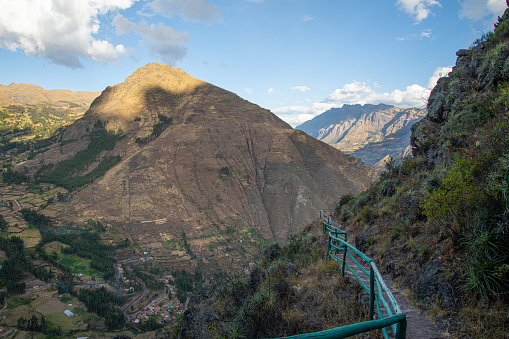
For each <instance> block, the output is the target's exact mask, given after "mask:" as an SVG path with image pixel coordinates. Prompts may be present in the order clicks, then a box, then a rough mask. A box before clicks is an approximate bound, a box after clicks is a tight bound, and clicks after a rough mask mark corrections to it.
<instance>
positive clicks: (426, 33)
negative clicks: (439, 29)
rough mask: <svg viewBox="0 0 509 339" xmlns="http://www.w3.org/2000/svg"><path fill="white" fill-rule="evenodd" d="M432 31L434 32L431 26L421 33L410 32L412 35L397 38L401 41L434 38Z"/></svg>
mask: <svg viewBox="0 0 509 339" xmlns="http://www.w3.org/2000/svg"><path fill="white" fill-rule="evenodd" d="M432 32H433V30H432V29H431V28H428V29H425V30H424V31H422V32H421V33H420V34H410V35H407V36H406V37H397V38H396V39H398V40H399V41H405V40H413V39H419V40H422V39H432V40H433V38H432V37H431V33H432Z"/></svg>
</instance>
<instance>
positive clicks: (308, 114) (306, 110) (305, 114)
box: [273, 102, 342, 127]
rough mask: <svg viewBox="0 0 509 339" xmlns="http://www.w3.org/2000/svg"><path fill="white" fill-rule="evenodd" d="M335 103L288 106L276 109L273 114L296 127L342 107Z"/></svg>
mask: <svg viewBox="0 0 509 339" xmlns="http://www.w3.org/2000/svg"><path fill="white" fill-rule="evenodd" d="M340 106H342V105H338V104H335V103H325V102H316V103H314V104H313V105H312V106H311V107H307V106H286V107H280V108H276V109H275V110H274V111H273V112H274V114H276V115H277V116H278V117H280V118H281V119H283V120H284V121H286V122H287V123H289V124H290V125H291V126H293V127H295V126H297V125H300V124H302V123H304V122H306V121H308V120H311V119H313V118H314V117H315V116H317V115H319V114H322V113H323V112H325V111H327V110H329V109H331V108H333V107H340Z"/></svg>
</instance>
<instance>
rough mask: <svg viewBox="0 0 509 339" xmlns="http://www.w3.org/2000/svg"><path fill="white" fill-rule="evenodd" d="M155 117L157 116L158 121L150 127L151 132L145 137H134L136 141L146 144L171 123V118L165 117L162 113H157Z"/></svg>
mask: <svg viewBox="0 0 509 339" xmlns="http://www.w3.org/2000/svg"><path fill="white" fill-rule="evenodd" d="M157 117H158V118H159V122H158V123H157V124H155V125H154V126H153V127H152V133H150V135H149V136H147V137H145V138H136V140H135V141H136V143H138V144H141V145H145V144H148V143H149V142H151V141H152V140H154V139H156V138H157V137H158V136H159V135H161V133H163V131H164V130H165V129H166V127H168V126H170V125H171V124H172V123H173V118H171V117H167V116H165V115H162V114H158V115H157Z"/></svg>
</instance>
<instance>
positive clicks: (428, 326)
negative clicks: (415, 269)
mask: <svg viewBox="0 0 509 339" xmlns="http://www.w3.org/2000/svg"><path fill="white" fill-rule="evenodd" d="M333 226H334V227H336V228H339V225H337V224H335V223H334V222H333ZM355 260H357V261H358V262H359V263H361V264H362V267H363V268H364V270H366V271H367V272H369V270H370V269H369V265H368V264H367V263H363V260H362V259H360V258H358V257H356V256H355ZM346 262H347V263H348V264H349V265H350V266H351V267H352V269H353V270H354V271H355V273H356V274H357V275H358V276H359V277H361V279H362V281H363V282H364V284H366V286H368V287H369V277H368V276H366V274H365V273H364V272H363V271H362V270H361V269H360V268H359V267H358V266H357V265H356V264H355V263H354V262H353V261H352V259H351V258H350V257H349V256H347V259H346ZM375 264H376V262H375ZM345 274H347V275H348V276H350V277H352V278H353V279H354V280H355V281H357V279H356V278H355V276H354V275H353V274H352V273H351V272H350V270H348V268H346V269H345ZM382 278H383V279H384V281H385V284H386V285H387V287H388V288H389V289H390V290H391V292H392V295H393V296H394V298H395V299H396V301H397V302H398V305H399V307H400V309H401V312H402V313H405V315H406V319H407V331H406V338H407V339H438V338H444V336H443V335H442V333H441V331H440V330H439V328H438V326H436V325H434V324H432V323H431V322H430V321H429V320H428V319H426V314H425V311H423V310H418V309H416V308H415V307H413V306H412V305H411V304H410V302H409V300H408V299H407V298H406V297H405V296H404V295H403V294H402V293H401V291H399V290H398V289H397V288H396V287H395V286H394V283H393V281H392V279H391V278H390V277H389V276H387V275H383V274H382ZM386 300H387V299H386ZM375 313H376V312H375Z"/></svg>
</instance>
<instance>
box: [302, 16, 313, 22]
mask: <svg viewBox="0 0 509 339" xmlns="http://www.w3.org/2000/svg"><path fill="white" fill-rule="evenodd" d="M313 20H315V18H313V17H312V16H311V15H309V14H306V15H304V17H303V18H302V21H304V22H308V21H313Z"/></svg>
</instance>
